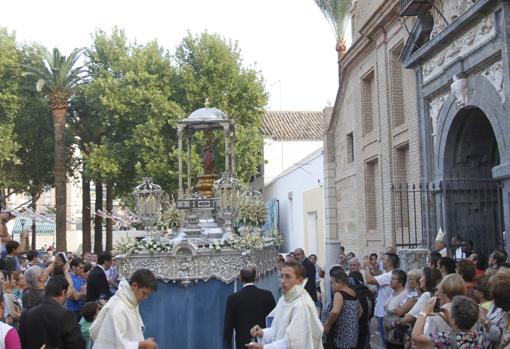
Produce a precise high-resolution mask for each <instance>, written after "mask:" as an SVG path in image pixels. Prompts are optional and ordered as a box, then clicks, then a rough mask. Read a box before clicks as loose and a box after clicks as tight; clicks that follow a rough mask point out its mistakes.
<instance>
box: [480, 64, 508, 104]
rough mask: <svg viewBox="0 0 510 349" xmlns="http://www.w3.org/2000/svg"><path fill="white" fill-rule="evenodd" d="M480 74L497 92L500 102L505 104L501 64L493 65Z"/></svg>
mask: <svg viewBox="0 0 510 349" xmlns="http://www.w3.org/2000/svg"><path fill="white" fill-rule="evenodd" d="M480 74H481V75H482V76H483V77H484V78H486V79H487V80H489V82H490V83H491V84H492V86H494V88H495V89H496V91H498V93H499V96H500V97H501V101H502V102H505V92H504V90H503V64H502V63H501V61H499V62H496V63H494V64H493V65H491V66H490V67H488V68H487V69H485V70H484V71H482V72H481V73H480Z"/></svg>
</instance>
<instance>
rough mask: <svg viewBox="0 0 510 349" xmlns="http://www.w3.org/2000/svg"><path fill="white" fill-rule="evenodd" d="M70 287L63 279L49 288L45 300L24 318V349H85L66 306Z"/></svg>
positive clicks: (55, 280)
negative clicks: (64, 305)
mask: <svg viewBox="0 0 510 349" xmlns="http://www.w3.org/2000/svg"><path fill="white" fill-rule="evenodd" d="M68 287H69V283H68V282H67V280H66V279H65V278H64V277H63V276H61V275H55V276H53V277H52V278H51V279H50V280H49V281H48V283H47V284H46V298H45V299H44V301H43V302H42V303H41V304H39V305H38V306H36V307H34V308H32V309H29V310H26V311H24V312H23V313H22V314H21V318H20V323H19V334H20V337H21V345H22V347H23V348H24V349H40V348H41V347H42V346H43V345H45V347H46V348H59V349H85V340H84V339H83V337H82V335H81V331H80V326H79V325H78V321H77V320H76V316H75V315H74V313H73V312H71V311H69V310H67V309H65V308H64V307H63V304H64V303H65V301H66V299H67V297H66V295H67V289H68Z"/></svg>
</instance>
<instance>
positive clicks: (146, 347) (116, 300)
mask: <svg viewBox="0 0 510 349" xmlns="http://www.w3.org/2000/svg"><path fill="white" fill-rule="evenodd" d="M156 289H157V283H156V278H155V277H154V274H153V273H152V272H151V271H150V270H148V269H139V270H137V271H135V272H134V273H133V275H131V278H130V279H129V282H128V281H127V280H126V279H122V280H121V281H120V284H119V289H118V291H117V293H115V295H114V296H113V297H112V298H110V300H108V303H106V305H105V306H104V307H103V308H102V309H101V311H100V312H99V314H98V315H97V317H96V319H95V320H94V322H93V323H92V325H91V326H90V337H91V338H92V341H93V343H94V345H93V346H92V349H156V348H157V344H156V342H155V341H154V338H148V339H145V338H144V336H143V329H144V325H143V321H142V317H141V316H140V312H139V311H138V304H140V303H141V302H143V301H144V300H146V299H147V298H148V297H149V295H150V294H151V293H152V292H154V291H156Z"/></svg>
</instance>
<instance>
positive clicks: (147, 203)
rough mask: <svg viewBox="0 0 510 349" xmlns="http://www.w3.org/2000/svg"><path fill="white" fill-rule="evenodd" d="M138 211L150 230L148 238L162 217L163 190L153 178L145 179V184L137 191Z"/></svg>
mask: <svg viewBox="0 0 510 349" xmlns="http://www.w3.org/2000/svg"><path fill="white" fill-rule="evenodd" d="M134 194H135V199H136V210H137V213H138V217H140V218H141V220H142V224H143V226H144V227H145V229H146V230H149V233H148V234H147V235H148V236H151V235H152V233H153V231H154V225H155V224H156V223H157V222H159V220H160V217H161V198H162V196H163V190H161V186H159V185H157V184H155V183H153V182H152V178H150V177H144V179H143V183H142V184H140V185H138V186H137V187H136V188H135V190H134Z"/></svg>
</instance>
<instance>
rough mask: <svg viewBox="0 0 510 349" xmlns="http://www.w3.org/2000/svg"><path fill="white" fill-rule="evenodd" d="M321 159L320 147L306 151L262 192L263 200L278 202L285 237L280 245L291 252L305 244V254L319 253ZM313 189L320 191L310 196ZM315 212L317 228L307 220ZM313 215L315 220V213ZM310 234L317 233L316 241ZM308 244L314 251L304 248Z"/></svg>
mask: <svg viewBox="0 0 510 349" xmlns="http://www.w3.org/2000/svg"><path fill="white" fill-rule="evenodd" d="M302 154H303V153H301V155H302ZM323 161H324V160H323V151H322V148H320V149H319V150H316V151H314V152H312V153H311V154H310V153H309V155H308V156H306V157H305V158H303V157H301V158H299V159H298V160H296V161H295V163H296V164H295V165H293V166H291V167H290V168H288V169H287V170H285V171H284V172H283V173H281V174H280V175H279V176H277V177H275V178H274V179H273V180H272V181H271V182H270V183H268V184H267V185H266V186H265V187H264V189H263V191H262V195H263V196H264V199H265V200H266V201H268V200H271V199H273V198H276V199H277V200H278V201H279V210H280V214H279V221H280V226H279V228H280V233H282V235H283V237H284V239H285V243H284V246H283V247H282V250H283V251H292V250H294V249H295V248H298V247H304V248H305V253H306V254H307V255H308V254H311V253H315V254H318V255H319V254H322V253H321V252H322V251H323V248H322V247H323V245H324V241H323V239H324V238H323V236H324V235H323V232H324V227H323V225H324V223H323V222H324V220H323V217H324V213H323V202H322V201H323V195H322V186H323V176H324V171H323ZM316 191H319V192H320V194H319V195H310V194H314V192H316ZM305 196H306V197H313V198H314V199H313V200H314V201H315V202H306V203H304V197H305ZM289 198H291V199H289ZM305 207H306V209H305ZM305 211H307V212H305ZM314 212H316V214H317V226H316V227H312V226H311V225H310V224H311V223H310V222H309V220H308V218H309V217H312V216H313V213H314ZM313 218H314V219H315V216H313ZM309 230H310V231H309ZM308 231H309V232H308ZM307 232H308V233H307ZM310 235H315V236H316V238H315V241H310V239H311V236H310ZM307 246H309V247H310V249H317V250H316V251H311V250H310V249H308V250H307V249H306V247H307ZM319 259H321V258H319Z"/></svg>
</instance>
